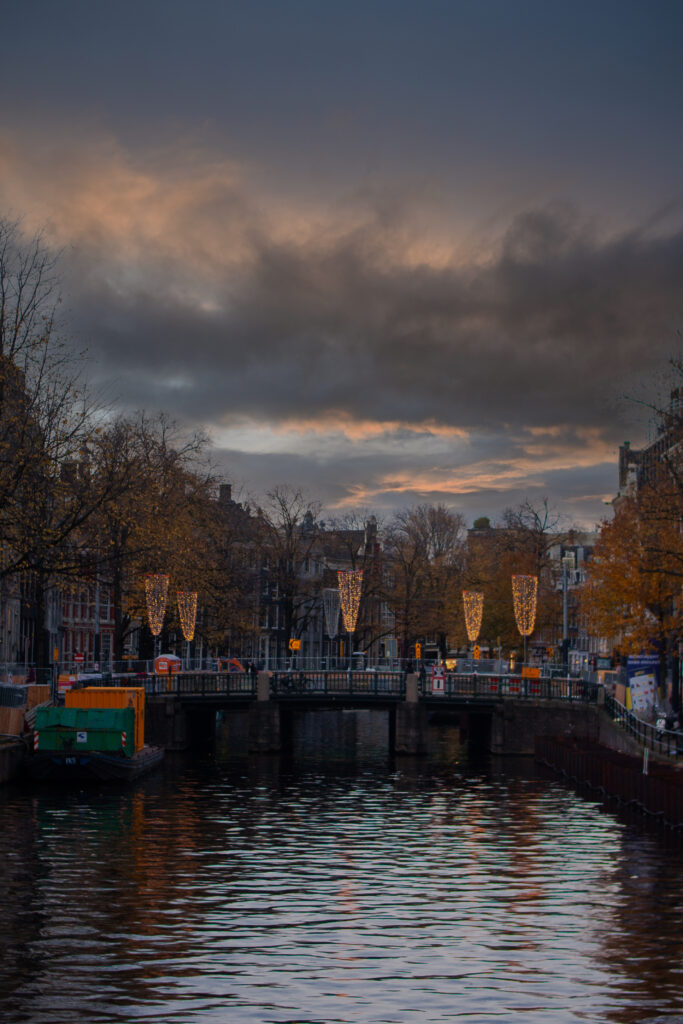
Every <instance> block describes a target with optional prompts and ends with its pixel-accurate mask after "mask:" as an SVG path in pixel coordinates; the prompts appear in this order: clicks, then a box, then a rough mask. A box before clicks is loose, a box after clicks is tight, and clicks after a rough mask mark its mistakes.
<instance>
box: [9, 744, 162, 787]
mask: <svg viewBox="0 0 683 1024" xmlns="http://www.w3.org/2000/svg"><path fill="white" fill-rule="evenodd" d="M163 757H164V749H163V747H147V746H146V747H142V749H141V750H138V751H137V753H135V754H133V756H132V757H122V756H120V755H117V754H108V753H103V752H101V751H84V752H82V753H74V752H73V751H65V750H40V751H35V752H34V753H33V755H32V756H31V757H29V758H28V759H27V765H26V767H27V771H28V775H29V777H30V778H32V779H34V780H36V781H39V782H72V781H73V782H132V781H133V780H134V779H138V778H139V777H140V776H141V775H146V774H147V772H150V771H153V769H154V768H156V767H157V766H158V765H159V764H160V763H161V761H162V760H163Z"/></svg>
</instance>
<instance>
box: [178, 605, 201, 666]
mask: <svg viewBox="0 0 683 1024" xmlns="http://www.w3.org/2000/svg"><path fill="white" fill-rule="evenodd" d="M176 600H177V602H178V618H179V619H180V628H181V629H182V631H183V637H184V638H185V642H186V644H187V659H188V661H189V659H190V644H191V643H192V641H193V640H194V628H195V624H196V622H197V591H196V590H178V591H176ZM186 671H188V669H186Z"/></svg>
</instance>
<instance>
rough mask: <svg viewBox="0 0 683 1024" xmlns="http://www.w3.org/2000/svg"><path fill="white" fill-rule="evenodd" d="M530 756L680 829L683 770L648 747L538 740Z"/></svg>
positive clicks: (585, 739) (549, 738) (573, 739)
mask: <svg viewBox="0 0 683 1024" xmlns="http://www.w3.org/2000/svg"><path fill="white" fill-rule="evenodd" d="M535 757H536V760H537V761H538V762H539V763H540V764H543V765H546V766H547V767H548V768H551V769H552V770H553V771H555V772H557V773H559V774H561V775H562V776H564V778H566V779H568V780H570V781H572V782H574V783H576V785H577V786H579V787H587V788H589V789H591V790H592V791H594V792H597V793H599V794H600V795H601V796H603V797H605V798H606V799H611V800H616V801H618V802H619V803H621V804H624V805H627V806H630V807H635V808H638V809H639V810H640V811H642V812H643V813H644V814H647V815H651V816H652V817H654V818H656V819H658V820H660V821H661V822H662V823H663V824H666V825H668V826H670V827H672V828H681V827H683V768H682V767H681V766H679V765H677V764H673V763H667V762H665V761H664V760H662V759H658V758H656V757H655V756H652V755H651V753H650V751H649V750H647V749H643V750H641V751H640V752H639V753H638V754H637V755H636V754H632V753H626V752H625V751H624V750H615V749H613V748H612V747H607V746H604V745H603V744H602V743H600V742H598V741H597V740H595V739H591V738H589V737H577V736H574V737H558V736H539V737H537V739H536V745H535Z"/></svg>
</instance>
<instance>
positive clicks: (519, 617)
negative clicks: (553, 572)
mask: <svg viewBox="0 0 683 1024" xmlns="http://www.w3.org/2000/svg"><path fill="white" fill-rule="evenodd" d="M537 593H538V576H513V577H512V605H513V607H514V609H515V620H516V622H517V629H518V630H519V632H520V633H521V635H522V636H531V634H532V633H533V631H534V624H535V622H536V595H537Z"/></svg>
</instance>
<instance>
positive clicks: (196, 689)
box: [143, 671, 603, 755]
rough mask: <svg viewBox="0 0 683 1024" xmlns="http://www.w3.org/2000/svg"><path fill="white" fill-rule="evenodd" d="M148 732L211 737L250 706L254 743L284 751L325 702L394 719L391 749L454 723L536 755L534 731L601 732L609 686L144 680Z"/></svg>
mask: <svg viewBox="0 0 683 1024" xmlns="http://www.w3.org/2000/svg"><path fill="white" fill-rule="evenodd" d="M143 685H144V686H145V689H146V691H147V700H146V729H145V731H146V736H147V739H148V741H149V742H153V743H159V744H161V745H162V746H165V747H166V748H167V749H174V748H175V749H180V748H183V747H185V746H188V745H190V744H191V743H193V742H201V743H206V742H207V741H208V740H209V738H210V736H211V735H212V733H213V730H214V728H215V722H216V715H217V712H219V711H221V712H224V713H228V714H229V713H230V712H231V711H238V710H239V711H241V712H244V711H245V710H246V711H247V712H248V730H249V743H248V745H249V750H250V751H252V752H254V753H258V752H261V753H275V752H279V751H281V750H283V749H286V748H287V745H288V738H289V737H290V736H291V728H292V722H293V718H294V716H296V715H300V714H302V713H304V712H311V711H315V710H322V709H326V710H329V709H337V710H352V709H367V708H374V709H377V710H382V711H384V712H385V713H386V714H387V716H388V733H389V747H390V752H391V753H393V754H407V755H418V754H424V753H426V751H427V736H428V730H429V727H430V724H431V723H435V722H444V721H447V722H451V723H452V724H453V725H457V726H459V728H460V731H461V735H462V736H463V739H465V738H469V739H473V740H475V741H476V742H477V743H478V744H479V745H484V746H486V748H487V749H488V750H490V751H491V752H492V753H497V754H533V752H534V743H535V740H536V737H537V736H550V735H553V736H576V737H582V738H590V739H598V738H599V736H600V723H599V719H600V715H599V709H600V705H601V704H602V700H603V691H602V688H600V687H597V686H595V685H594V684H589V683H584V682H582V681H580V680H576V679H569V678H562V679H525V678H523V677H521V676H507V675H506V676H501V675H498V676H496V675H476V674H472V675H455V674H453V673H451V674H448V675H447V676H446V678H445V680H444V684H443V689H442V690H437V691H434V690H433V689H432V687H431V684H430V681H429V680H428V679H422V680H421V679H420V677H419V676H418V675H417V674H411V675H405V674H402V673H396V672H373V671H369V672H280V673H269V672H260V673H259V674H258V676H247V675H244V674H241V673H222V674H221V673H210V672H203V673H196V674H177V675H173V676H169V677H161V676H155V677H152V678H151V679H148V680H145V681H144V683H143Z"/></svg>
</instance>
